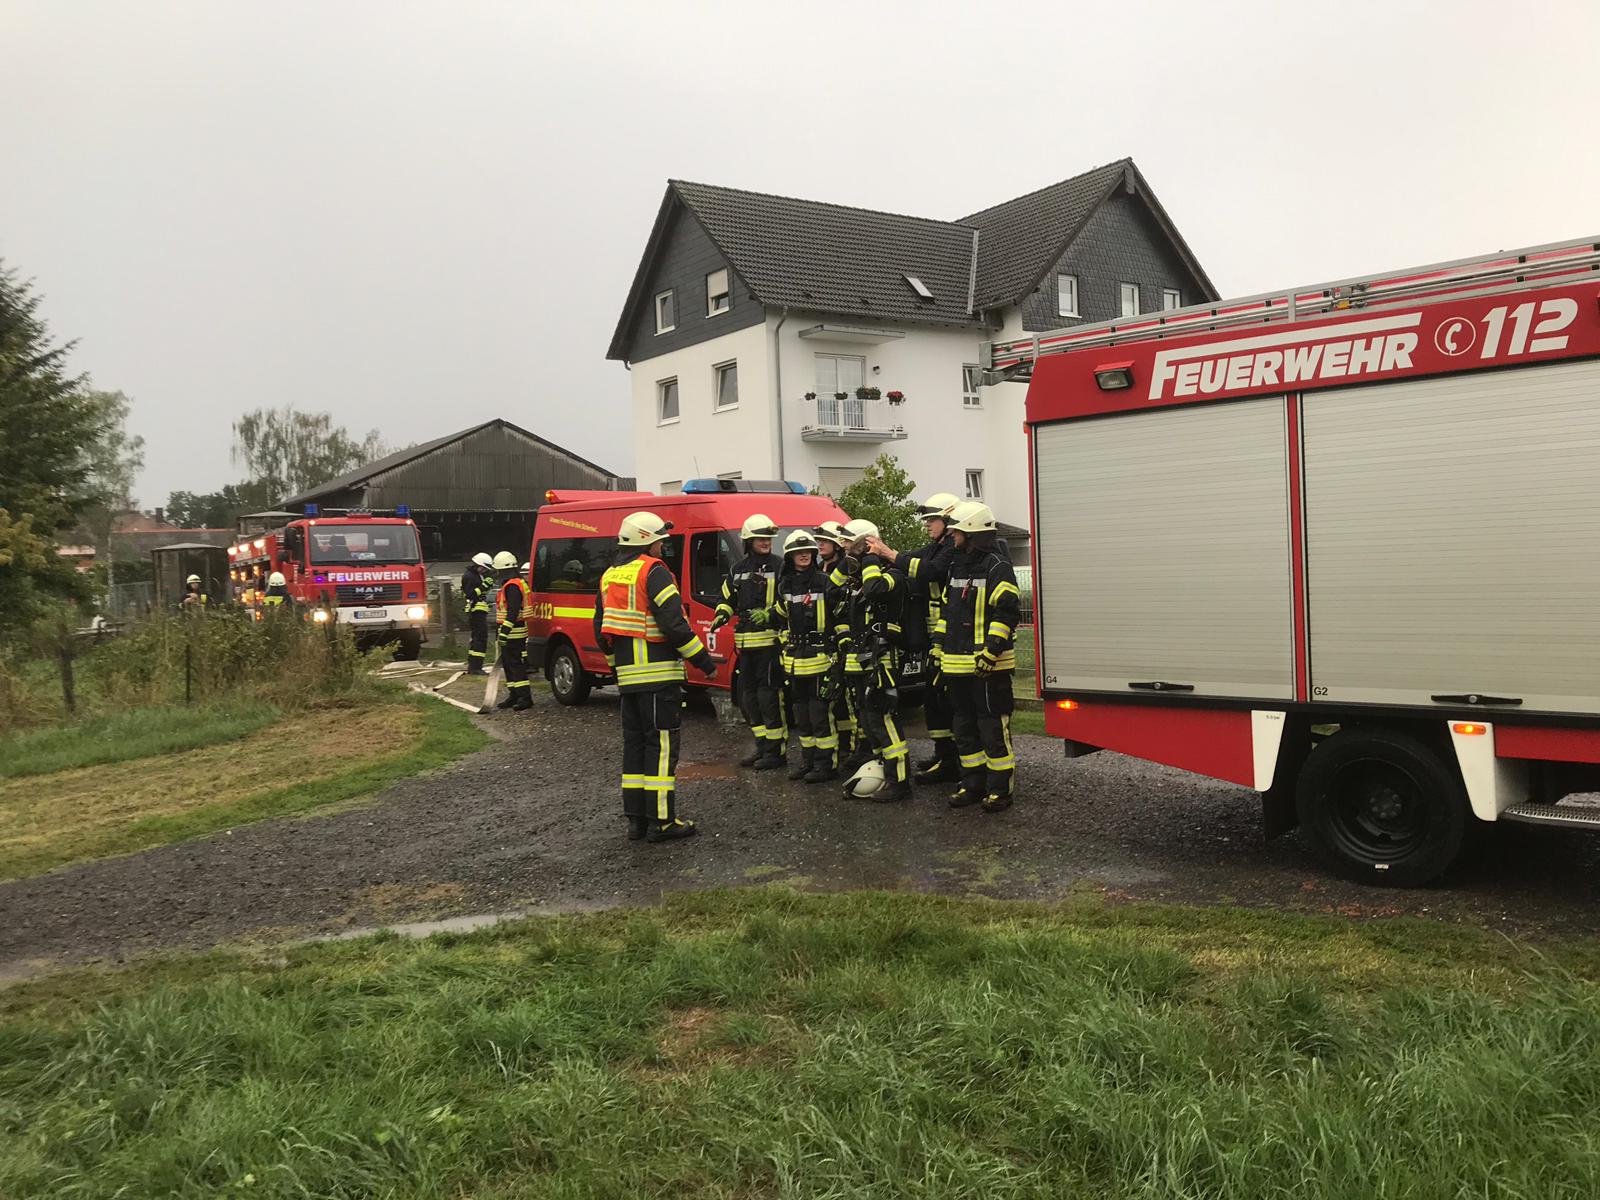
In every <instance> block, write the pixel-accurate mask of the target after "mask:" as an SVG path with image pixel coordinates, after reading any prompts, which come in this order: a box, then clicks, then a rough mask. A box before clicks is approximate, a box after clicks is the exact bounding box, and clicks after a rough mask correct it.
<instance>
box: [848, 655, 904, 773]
mask: <svg viewBox="0 0 1600 1200" xmlns="http://www.w3.org/2000/svg"><path fill="white" fill-rule="evenodd" d="M847 678H848V679H849V680H850V682H851V683H852V684H853V685H854V687H855V697H856V720H857V721H858V722H860V726H859V728H858V730H857V736H858V737H864V738H865V739H866V741H867V744H868V745H869V746H871V747H872V752H873V753H874V754H875V755H877V757H879V758H881V759H882V760H883V768H884V772H885V773H886V775H887V776H888V778H890V779H894V780H897V781H898V782H900V783H905V782H906V781H907V779H908V778H909V777H910V770H909V769H908V767H907V759H909V758H910V755H911V747H910V746H908V745H907V744H906V739H905V736H904V735H903V734H901V732H900V726H899V725H898V724H897V723H896V722H895V719H894V709H895V705H894V701H893V700H891V699H890V698H889V696H888V695H887V694H886V693H885V692H884V690H883V688H882V687H880V686H879V685H878V682H877V680H876V679H875V678H874V676H873V675H871V674H868V673H865V672H863V673H861V674H858V675H850V676H848V677H847Z"/></svg>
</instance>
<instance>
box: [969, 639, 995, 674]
mask: <svg viewBox="0 0 1600 1200" xmlns="http://www.w3.org/2000/svg"><path fill="white" fill-rule="evenodd" d="M999 661H1000V660H999V659H998V658H996V657H995V656H994V655H993V654H992V653H990V651H989V648H988V647H987V646H985V647H984V648H983V649H982V650H979V651H978V652H977V653H976V654H975V655H973V656H972V667H973V670H975V671H977V673H978V674H979V675H987V674H988V673H989V672H990V671H992V670H994V669H995V666H996V665H997V664H998V663H999Z"/></svg>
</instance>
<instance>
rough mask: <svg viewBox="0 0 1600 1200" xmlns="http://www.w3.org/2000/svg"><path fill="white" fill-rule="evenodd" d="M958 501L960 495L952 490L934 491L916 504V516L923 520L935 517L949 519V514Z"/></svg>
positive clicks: (959, 500) (959, 501) (954, 508)
mask: <svg viewBox="0 0 1600 1200" xmlns="http://www.w3.org/2000/svg"><path fill="white" fill-rule="evenodd" d="M960 503H961V497H960V496H957V495H955V494H954V493H953V492H935V493H934V494H933V495H931V496H929V497H928V498H927V499H926V500H924V501H923V502H922V503H921V504H919V505H917V516H919V517H921V518H922V519H923V520H924V521H931V520H933V519H934V518H936V517H937V518H942V519H944V520H949V519H950V514H951V513H952V512H954V511H955V510H956V506H957V505H958V504H960Z"/></svg>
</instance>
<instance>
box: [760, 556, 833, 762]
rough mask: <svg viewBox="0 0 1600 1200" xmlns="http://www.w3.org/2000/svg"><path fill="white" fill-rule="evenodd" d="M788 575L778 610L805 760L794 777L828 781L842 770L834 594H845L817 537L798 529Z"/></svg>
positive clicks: (780, 587)
mask: <svg viewBox="0 0 1600 1200" xmlns="http://www.w3.org/2000/svg"><path fill="white" fill-rule="evenodd" d="M783 561H784V571H783V577H782V579H781V580H780V581H779V584H778V601H777V605H776V608H777V613H778V617H779V620H780V621H781V622H782V623H783V627H784V630H785V632H786V633H787V637H786V639H785V641H784V672H785V674H786V675H787V676H788V680H789V695H790V700H791V704H792V707H793V711H794V724H795V729H796V731H797V732H798V733H799V734H800V761H799V762H798V763H797V764H796V765H795V766H794V767H792V768H790V770H789V778H790V779H804V780H805V781H806V782H807V783H826V782H827V781H828V780H830V779H835V778H837V777H838V775H839V734H838V731H837V730H835V728H834V725H833V712H832V709H833V691H832V679H833V673H832V666H833V640H834V636H835V630H834V626H835V622H834V621H833V619H832V616H831V614H832V611H833V598H834V596H837V595H839V594H841V593H840V592H839V590H838V589H837V588H835V587H834V586H833V585H832V584H830V583H829V582H828V577H827V576H826V575H825V574H824V573H823V571H822V568H821V567H820V566H819V565H818V564H817V539H816V538H815V537H814V536H812V535H811V534H810V533H807V532H806V531H805V530H804V529H797V530H795V531H794V532H793V533H791V534H790V535H789V536H788V537H787V538H785V539H784V542H783Z"/></svg>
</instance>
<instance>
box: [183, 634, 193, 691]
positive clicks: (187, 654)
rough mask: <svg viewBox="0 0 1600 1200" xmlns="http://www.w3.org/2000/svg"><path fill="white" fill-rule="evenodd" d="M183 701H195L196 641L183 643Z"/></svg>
mask: <svg viewBox="0 0 1600 1200" xmlns="http://www.w3.org/2000/svg"><path fill="white" fill-rule="evenodd" d="M183 702H184V704H185V705H189V704H192V703H194V643H193V642H192V641H185V642H184V643H183Z"/></svg>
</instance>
